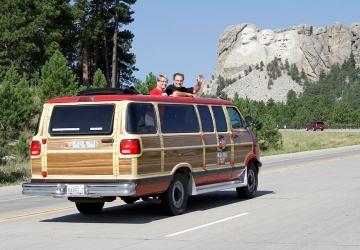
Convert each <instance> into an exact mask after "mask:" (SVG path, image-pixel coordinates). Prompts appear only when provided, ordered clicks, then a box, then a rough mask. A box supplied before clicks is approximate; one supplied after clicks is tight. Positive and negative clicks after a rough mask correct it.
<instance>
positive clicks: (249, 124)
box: [245, 116, 254, 127]
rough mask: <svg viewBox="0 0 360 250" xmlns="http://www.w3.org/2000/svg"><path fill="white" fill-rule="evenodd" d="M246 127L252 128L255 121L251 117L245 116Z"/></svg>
mask: <svg viewBox="0 0 360 250" xmlns="http://www.w3.org/2000/svg"><path fill="white" fill-rule="evenodd" d="M245 123H246V127H251V126H252V125H253V123H254V119H253V118H252V117H251V116H245Z"/></svg>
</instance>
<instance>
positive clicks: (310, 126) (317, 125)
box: [305, 121, 325, 131]
mask: <svg viewBox="0 0 360 250" xmlns="http://www.w3.org/2000/svg"><path fill="white" fill-rule="evenodd" d="M305 128H306V131H309V130H313V131H316V130H317V129H320V130H321V131H323V130H324V128H325V124H324V122H320V121H312V122H309V123H308V124H306V127H305Z"/></svg>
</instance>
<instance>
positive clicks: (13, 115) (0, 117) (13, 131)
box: [0, 67, 36, 141]
mask: <svg viewBox="0 0 360 250" xmlns="http://www.w3.org/2000/svg"><path fill="white" fill-rule="evenodd" d="M33 103H34V100H33V93H32V92H31V89H30V87H29V84H28V82H27V81H26V80H25V79H24V78H22V77H20V75H19V74H18V73H17V72H16V70H15V68H14V67H11V68H10V69H9V70H8V71H7V72H6V75H5V79H4V80H3V82H2V83H1V85H0V131H1V134H2V136H3V137H4V140H5V141H8V140H12V139H15V138H16V137H17V136H18V134H19V132H20V131H21V130H24V129H25V128H30V125H31V119H32V117H33V115H34V113H35V111H36V108H35V106H34V104H33Z"/></svg>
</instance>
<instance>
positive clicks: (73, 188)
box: [66, 185, 85, 195]
mask: <svg viewBox="0 0 360 250" xmlns="http://www.w3.org/2000/svg"><path fill="white" fill-rule="evenodd" d="M66 194H67V195H84V194H85V185H67V187H66Z"/></svg>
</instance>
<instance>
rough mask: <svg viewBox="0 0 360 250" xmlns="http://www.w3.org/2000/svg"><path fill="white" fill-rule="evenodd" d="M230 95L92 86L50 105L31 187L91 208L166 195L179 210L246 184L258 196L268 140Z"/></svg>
mask: <svg viewBox="0 0 360 250" xmlns="http://www.w3.org/2000/svg"><path fill="white" fill-rule="evenodd" d="M249 126H250V125H249V122H248V121H245V120H244V119H243V116H242V115H241V113H240V112H239V110H238V108H237V107H236V106H235V105H234V104H233V103H232V102H231V101H227V100H219V99H207V98H189V97H163V96H149V95H133V94H116V93H115V94H109V93H107V92H103V93H102V92H101V91H93V92H91V91H88V92H84V93H83V94H82V95H80V96H72V97H61V98H54V99H51V100H49V101H48V102H47V103H45V104H44V106H43V111H42V115H41V118H40V121H39V127H38V131H37V134H36V135H35V136H34V137H33V139H32V143H31V148H30V155H31V171H32V178H31V182H30V183H24V184H23V193H24V194H31V195H48V196H53V197H66V198H68V199H69V200H70V201H73V202H75V203H76V207H77V208H78V210H79V211H80V212H81V213H83V214H91V213H98V212H100V211H101V210H102V208H103V206H104V202H111V201H113V200H115V199H116V198H117V197H120V198H121V199H123V200H124V201H125V202H126V203H133V202H135V201H136V200H138V199H140V198H142V199H145V198H154V199H159V200H161V203H162V205H163V207H164V208H165V209H166V211H167V212H168V213H170V214H173V215H177V214H181V213H183V212H184V211H185V209H186V207H187V200H188V196H190V195H196V194H202V193H206V192H212V191H216V190H222V189H228V188H236V191H237V194H238V196H239V197H242V198H252V197H254V196H255V195H256V191H257V186H258V173H259V167H260V166H261V163H260V159H259V157H260V156H259V155H260V150H259V144H258V142H257V140H256V138H255V136H254V134H253V132H252V131H251V129H250V127H249Z"/></svg>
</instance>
